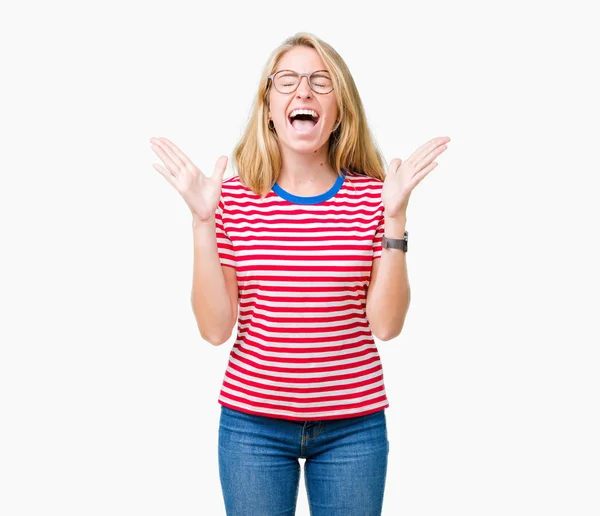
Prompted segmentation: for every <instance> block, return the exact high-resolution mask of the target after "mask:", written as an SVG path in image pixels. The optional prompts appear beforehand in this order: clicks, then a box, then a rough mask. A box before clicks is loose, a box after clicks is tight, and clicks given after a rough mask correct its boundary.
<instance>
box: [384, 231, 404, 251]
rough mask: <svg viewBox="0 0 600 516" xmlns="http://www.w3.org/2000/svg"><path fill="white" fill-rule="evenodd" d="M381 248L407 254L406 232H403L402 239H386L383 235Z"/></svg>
mask: <svg viewBox="0 0 600 516" xmlns="http://www.w3.org/2000/svg"><path fill="white" fill-rule="evenodd" d="M381 247H382V248H383V249H402V250H403V251H404V252H405V253H406V252H408V231H405V232H404V238H386V236H385V235H383V238H382V239H381Z"/></svg>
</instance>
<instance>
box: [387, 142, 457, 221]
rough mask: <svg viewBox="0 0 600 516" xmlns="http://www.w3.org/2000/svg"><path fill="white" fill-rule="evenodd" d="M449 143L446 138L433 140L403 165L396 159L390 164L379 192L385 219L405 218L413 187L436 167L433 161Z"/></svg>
mask: <svg viewBox="0 0 600 516" xmlns="http://www.w3.org/2000/svg"><path fill="white" fill-rule="evenodd" d="M449 141H450V138H448V137H447V136H440V137H437V138H433V139H431V140H429V141H428V142H427V143H426V144H424V145H423V146H421V147H419V148H418V149H417V150H416V151H415V152H414V153H413V154H411V156H410V157H409V158H408V159H407V160H406V161H405V162H404V163H403V162H402V160H401V159H398V158H394V159H393V160H392V161H391V162H390V166H389V168H388V172H387V175H386V176H385V181H384V183H383V188H382V190H381V201H382V203H383V206H384V207H385V212H384V213H385V216H386V217H391V218H393V217H404V216H406V208H407V207H408V199H409V198H410V194H411V193H412V191H413V189H414V187H415V186H417V185H418V184H419V183H420V182H421V179H423V178H424V177H425V176H426V175H427V174H429V172H431V171H432V170H433V169H434V168H435V167H437V165H438V164H437V162H435V161H433V160H434V159H435V158H437V157H438V156H439V155H440V154H441V153H442V152H444V151H445V150H446V149H447V148H448V147H447V146H446V144H447V143H448V142H449ZM432 161H433V163H432Z"/></svg>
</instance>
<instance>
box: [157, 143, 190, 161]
mask: <svg viewBox="0 0 600 516" xmlns="http://www.w3.org/2000/svg"><path fill="white" fill-rule="evenodd" d="M161 140H162V141H163V142H164V143H165V145H167V147H168V148H169V149H170V150H171V152H173V154H174V155H175V156H177V157H178V158H179V159H180V160H181V162H182V163H183V164H184V165H190V164H191V163H192V161H191V160H190V158H188V157H187V156H186V155H185V153H184V152H183V151H182V150H181V149H180V148H179V147H177V145H175V144H174V143H173V142H172V141H171V140H169V139H167V138H164V137H161Z"/></svg>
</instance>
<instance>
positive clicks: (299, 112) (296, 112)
mask: <svg viewBox="0 0 600 516" xmlns="http://www.w3.org/2000/svg"><path fill="white" fill-rule="evenodd" d="M296 115H311V116H313V117H314V118H319V115H317V112H316V111H314V110H313V109H294V111H292V112H291V113H290V118H292V117H295V116H296Z"/></svg>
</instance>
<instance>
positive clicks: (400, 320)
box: [366, 216, 410, 341]
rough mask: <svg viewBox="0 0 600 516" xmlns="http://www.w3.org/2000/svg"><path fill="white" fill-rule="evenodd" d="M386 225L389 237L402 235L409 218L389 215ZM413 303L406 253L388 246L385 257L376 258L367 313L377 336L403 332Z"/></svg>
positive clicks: (384, 337) (385, 336)
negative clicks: (411, 300) (410, 305)
mask: <svg viewBox="0 0 600 516" xmlns="http://www.w3.org/2000/svg"><path fill="white" fill-rule="evenodd" d="M384 227H385V236H386V237H387V238H402V237H403V236H404V229H405V227H406V217H404V216H402V217H399V218H388V217H386V218H385V223H384ZM409 304H410V285H409V283H408V271H407V269H406V253H405V252H404V251H401V250H399V249H384V250H383V251H382V253H381V258H377V259H374V260H373V266H372V269H371V281H370V283H369V288H368V290H367V307H366V312H367V319H368V320H369V324H370V326H371V331H372V332H373V335H375V337H377V338H378V339H379V340H383V341H386V340H391V339H393V338H394V337H397V336H398V335H400V332H401V331H402V327H403V326H404V319H405V317H406V313H407V311H408V306H409Z"/></svg>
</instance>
